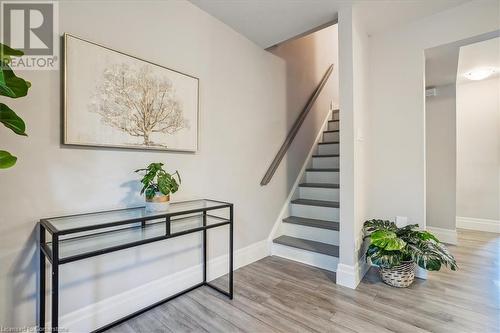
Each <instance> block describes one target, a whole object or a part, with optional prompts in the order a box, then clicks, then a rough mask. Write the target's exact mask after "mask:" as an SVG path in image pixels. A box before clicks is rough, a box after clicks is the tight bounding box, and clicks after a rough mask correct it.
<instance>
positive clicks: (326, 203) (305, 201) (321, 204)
mask: <svg viewBox="0 0 500 333" xmlns="http://www.w3.org/2000/svg"><path fill="white" fill-rule="evenodd" d="M291 203H292V204H297V205H307V206H319V207H331V208H339V203H338V202H337V201H325V200H311V199H295V200H292V201H291Z"/></svg>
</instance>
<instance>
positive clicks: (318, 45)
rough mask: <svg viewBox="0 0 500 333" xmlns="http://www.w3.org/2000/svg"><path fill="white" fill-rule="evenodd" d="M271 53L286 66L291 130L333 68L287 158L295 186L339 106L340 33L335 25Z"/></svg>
mask: <svg viewBox="0 0 500 333" xmlns="http://www.w3.org/2000/svg"><path fill="white" fill-rule="evenodd" d="M268 51H270V52H271V53H273V54H275V55H276V56H278V57H280V58H281V59H283V60H284V61H285V64H286V107H287V111H288V115H289V117H288V119H287V126H288V128H291V127H292V125H293V123H294V122H295V120H296V119H297V117H298V115H299V114H300V112H301V111H302V110H303V109H304V107H305V105H306V104H307V101H308V100H309V98H310V97H311V95H312V94H313V92H314V90H315V89H316V87H317V86H318V84H319V82H320V81H321V79H322V78H323V76H324V75H325V72H326V71H327V69H328V67H329V66H330V65H332V64H333V65H334V67H333V72H332V74H331V76H330V79H329V81H328V83H327V84H326V85H325V87H324V88H323V91H322V92H321V95H320V97H319V98H318V99H317V100H316V102H315V104H314V106H313V108H312V109H311V111H310V112H309V115H308V117H307V118H306V120H305V121H304V123H303V124H302V126H301V128H300V130H299V133H298V134H297V136H296V138H295V139H294V143H293V145H292V146H291V147H290V150H289V153H288V154H287V155H286V157H285V159H284V160H285V161H286V163H287V166H288V171H287V173H288V175H289V179H288V181H289V184H293V183H294V181H295V179H296V177H297V175H298V173H299V171H300V168H301V167H302V165H303V164H304V161H305V159H306V157H307V153H308V152H309V150H310V149H311V147H312V145H313V143H314V140H315V139H316V136H317V134H318V132H319V131H320V128H321V126H322V124H323V122H324V120H325V117H326V114H327V112H328V111H329V109H330V103H333V107H334V108H335V109H336V108H338V105H339V98H338V94H339V93H338V90H339V64H338V29H337V25H336V24H335V25H332V26H330V27H327V28H325V29H322V30H319V31H316V32H314V33H312V34H309V35H307V36H304V37H301V38H297V39H293V40H290V41H288V42H285V43H282V44H280V45H278V46H274V47H272V48H269V49H268Z"/></svg>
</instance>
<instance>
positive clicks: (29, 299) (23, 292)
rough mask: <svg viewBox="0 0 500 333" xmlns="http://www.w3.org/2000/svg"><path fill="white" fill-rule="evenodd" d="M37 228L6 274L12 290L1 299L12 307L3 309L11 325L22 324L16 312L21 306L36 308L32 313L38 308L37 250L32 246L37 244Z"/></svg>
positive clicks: (7, 291)
mask: <svg viewBox="0 0 500 333" xmlns="http://www.w3.org/2000/svg"><path fill="white" fill-rule="evenodd" d="M37 233H38V227H36V228H34V229H33V230H32V232H31V233H30V235H29V237H28V239H27V241H26V245H25V246H24V247H23V249H22V250H21V252H20V253H19V254H18V256H17V257H16V258H15V260H14V261H13V262H14V263H16V265H13V266H12V267H11V268H10V269H9V272H8V274H7V279H11V280H12V283H11V286H12V288H10V289H8V290H6V293H5V295H2V297H5V298H7V303H8V304H12V306H10V307H8V308H7V309H5V311H6V315H7V318H8V319H9V320H10V322H11V323H17V322H23V318H18V314H19V313H20V312H19V311H17V309H18V307H20V306H22V305H23V304H33V305H35V306H36V308H33V313H36V312H37V308H38V305H39V304H38V297H37V295H38V293H37V292H36V291H37V290H39V288H38V280H39V275H38V255H39V254H38V250H37V249H36V246H33V245H34V244H36V242H37V239H38V237H37ZM34 279H36V281H37V282H36V283H37V288H36V289H35V291H33V287H32V286H33V283H34V281H33V280H34ZM3 324H8V323H3Z"/></svg>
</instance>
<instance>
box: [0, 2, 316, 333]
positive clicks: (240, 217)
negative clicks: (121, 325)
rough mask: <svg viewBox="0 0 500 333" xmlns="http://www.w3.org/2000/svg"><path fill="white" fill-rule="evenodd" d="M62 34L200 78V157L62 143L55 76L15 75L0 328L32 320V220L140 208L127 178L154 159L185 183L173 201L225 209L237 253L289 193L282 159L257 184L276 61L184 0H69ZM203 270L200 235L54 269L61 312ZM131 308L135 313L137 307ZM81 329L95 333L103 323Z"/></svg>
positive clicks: (7, 140) (268, 148)
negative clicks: (25, 90)
mask: <svg viewBox="0 0 500 333" xmlns="http://www.w3.org/2000/svg"><path fill="white" fill-rule="evenodd" d="M60 32H61V33H63V32H68V33H72V34H75V35H77V36H80V37H83V38H86V39H89V40H91V41H95V42H97V43H101V44H103V45H106V46H109V47H111V48H114V49H116V50H120V51H124V52H126V53H129V54H132V55H135V56H138V57H141V58H144V59H147V60H150V61H152V62H155V63H158V64H161V65H164V66H168V67H171V68H174V69H177V70H179V71H182V72H186V73H188V74H191V75H194V76H197V77H199V78H200V105H201V110H200V115H201V119H200V125H201V126H200V140H199V141H200V150H199V152H198V153H196V154H184V153H165V152H150V151H148V152H145V151H136V150H119V149H77V148H72V147H65V146H62V145H61V144H60V137H61V133H60V127H61V94H60V91H61V80H60V73H59V72H43V71H39V72H37V71H30V72H25V73H22V76H24V77H26V78H27V79H28V80H29V81H31V82H32V88H31V90H30V93H29V96H28V97H27V98H24V99H21V100H18V101H9V104H10V105H11V106H12V107H13V108H14V109H16V110H19V113H20V114H21V115H22V116H23V117H24V119H25V120H26V122H27V125H28V133H29V137H28V138H22V137H17V136H15V135H12V134H11V133H9V132H8V131H7V130H5V129H1V130H0V135H1V140H0V141H1V142H2V147H5V148H7V149H8V150H10V151H11V152H12V153H14V154H16V155H17V156H18V157H19V161H18V164H17V165H16V166H15V167H14V168H13V169H9V170H4V171H1V172H0V184H1V191H0V205H1V209H0V256H1V260H0V261H1V264H0V295H2V296H1V297H0V323H1V324H2V326H24V325H33V324H34V323H35V313H36V308H35V306H36V301H35V300H36V293H35V290H36V272H37V270H38V265H37V256H36V250H35V249H36V247H35V239H36V234H35V230H36V229H35V226H36V223H37V221H38V220H39V219H40V218H42V217H48V216H57V215H64V214H72V213H79V212H89V211H96V210H103V209H110V208H115V207H123V206H135V205H139V204H141V203H142V198H140V197H139V195H138V189H139V186H138V182H137V176H136V175H135V174H134V173H133V170H134V169H137V168H139V167H142V166H145V165H147V164H148V163H150V162H152V161H161V162H164V163H166V168H167V170H179V171H180V173H181V175H182V178H183V183H182V186H181V190H180V191H179V192H178V193H176V194H175V195H174V197H173V200H184V199H189V198H194V197H208V198H215V199H220V200H227V201H230V202H233V203H234V204H235V247H236V249H242V248H246V247H247V246H250V245H252V244H260V243H258V242H259V241H261V240H264V239H266V237H267V236H268V235H269V232H270V230H271V227H272V224H273V222H274V221H275V219H276V216H277V215H278V213H279V209H280V208H281V207H282V205H283V203H284V200H285V198H286V195H287V194H288V192H289V190H290V186H291V185H292V184H291V183H290V182H289V181H288V179H290V178H293V179H295V178H296V176H297V175H290V174H289V169H288V167H289V166H288V165H287V163H288V162H287V161H284V163H283V164H282V165H281V166H280V168H279V170H278V172H277V173H276V174H275V176H274V178H273V179H272V181H271V183H270V184H269V185H268V186H266V187H261V186H260V185H259V182H260V180H261V177H262V176H263V175H264V173H265V171H266V168H267V167H268V165H269V163H270V162H271V160H272V159H273V157H274V154H275V153H276V152H277V150H278V148H279V146H280V145H281V143H282V140H283V139H284V138H285V136H286V133H287V126H289V124H290V121H289V120H290V115H289V114H288V113H287V112H288V108H287V105H286V100H287V96H286V78H285V71H286V68H285V64H284V62H283V61H282V60H281V59H279V58H277V57H275V56H273V55H271V54H269V53H268V52H266V51H264V50H262V49H260V48H259V47H257V46H256V45H255V44H253V43H252V42H250V41H248V40H247V39H245V38H244V37H242V36H241V35H239V34H237V33H236V32H234V31H233V30H231V29H230V28H228V27H227V26H225V25H223V24H222V23H221V22H219V21H218V20H216V19H214V18H213V17H211V16H209V15H208V14H206V13H204V12H203V11H201V10H199V9H198V8H196V7H194V6H193V5H191V4H190V3H187V2H185V1H163V2H157V1H150V2H145V1H140V2H128V1H127V2H125V1H123V2H120V4H119V6H118V5H117V3H116V2H114V1H108V2H104V1H102V2H101V1H100V2H87V1H71V2H61V3H60ZM298 153H300V154H302V153H303V152H300V151H299V152H298ZM306 153H307V152H306ZM210 238H211V244H212V246H211V248H210V255H211V257H212V258H213V257H215V256H218V255H220V254H222V253H223V252H224V250H225V247H226V246H227V243H226V240H227V238H226V235H225V233H224V232H214V234H211V236H210ZM174 254H175V255H174ZM264 254H265V250H264ZM199 262H200V251H199V236H190V237H186V238H183V239H179V240H177V241H168V242H161V243H155V244H151V245H147V246H144V247H142V248H134V249H130V250H127V251H122V252H116V253H113V254H108V255H105V256H101V257H98V258H95V259H89V260H85V261H82V262H78V263H75V264H68V265H66V266H63V267H62V269H61V282H60V283H61V291H62V294H61V298H60V309H61V315H63V316H64V315H66V314H68V313H71V312H73V311H75V310H77V309H80V308H82V307H85V306H87V305H90V304H93V303H95V302H97V301H99V300H102V299H106V298H108V297H111V296H112V295H120V294H122V293H124V292H125V291H128V290H133V288H135V287H137V286H141V285H145V284H148V283H150V282H152V281H155V280H157V279H160V278H163V277H165V276H168V275H169V274H172V273H174V272H178V271H180V270H183V269H186V268H188V267H196V266H194V265H197V264H198V263H199ZM198 272H199V271H198ZM200 277H201V276H200ZM152 290H156V289H152ZM159 290H161V289H159ZM134 295H135V294H134ZM152 296H154V297H160V296H164V295H161V291H159V292H158V293H157V294H156V295H152ZM129 303H130V304H128V306H132V307H138V306H139V305H140V300H137V302H129ZM122 305H123V304H122ZM123 309H124V308H122V307H120V306H117V307H116V311H122V310H123ZM91 310H92V309H90V310H89V311H91ZM127 310H132V309H130V308H128V309H127ZM92 311H93V310H92ZM85 314H89V312H88V311H87V312H85ZM123 314H124V313H122V314H121V315H123ZM69 317H71V316H69ZM69 317H68V318H69ZM74 317H79V316H74ZM80 317H81V316H80ZM77 319H78V318H77ZM84 319H85V318H84ZM107 319H109V318H107ZM68 320H69V319H68ZM84 321H85V323H87V324H88V325H90V326H94V327H95V326H98V325H101V324H102V323H103V321H104V322H105V321H106V318H105V317H104V318H97V317H91V318H88V319H85V320H84ZM64 322H65V321H64V320H63V321H62V324H63V325H64ZM67 322H68V321H67V320H66V323H67ZM80 324H81V322H80ZM74 325H76V327H78V323H77V324H74ZM90 328H91V327H88V329H90Z"/></svg>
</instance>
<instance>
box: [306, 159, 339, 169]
mask: <svg viewBox="0 0 500 333" xmlns="http://www.w3.org/2000/svg"><path fill="white" fill-rule="evenodd" d="M339 164H340V162H339V158H338V157H313V159H312V166H313V168H318V169H328V168H338V167H339Z"/></svg>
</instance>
